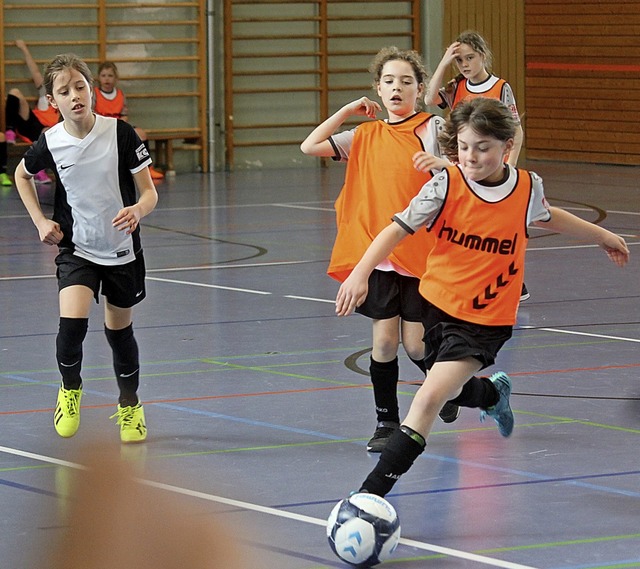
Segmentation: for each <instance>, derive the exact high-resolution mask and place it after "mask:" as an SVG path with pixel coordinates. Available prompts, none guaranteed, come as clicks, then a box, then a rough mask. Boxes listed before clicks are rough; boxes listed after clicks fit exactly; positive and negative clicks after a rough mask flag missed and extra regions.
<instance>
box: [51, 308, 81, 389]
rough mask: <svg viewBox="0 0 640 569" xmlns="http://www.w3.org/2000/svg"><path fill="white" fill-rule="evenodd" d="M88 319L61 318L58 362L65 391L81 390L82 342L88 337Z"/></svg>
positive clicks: (57, 344)
mask: <svg viewBox="0 0 640 569" xmlns="http://www.w3.org/2000/svg"><path fill="white" fill-rule="evenodd" d="M88 326H89V319H88V318H63V317H60V324H59V327H58V335H57V336H56V360H57V361H58V369H59V370H60V375H62V385H63V387H64V388H65V389H80V386H81V385H82V377H81V376H80V371H81V369H82V342H83V341H84V338H85V336H86V335H87V328H88Z"/></svg>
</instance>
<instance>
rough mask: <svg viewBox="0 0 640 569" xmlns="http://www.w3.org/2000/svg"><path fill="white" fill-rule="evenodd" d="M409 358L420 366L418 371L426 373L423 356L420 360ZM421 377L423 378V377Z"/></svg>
mask: <svg viewBox="0 0 640 569" xmlns="http://www.w3.org/2000/svg"><path fill="white" fill-rule="evenodd" d="M409 359H410V360H411V361H412V362H413V363H414V364H416V365H417V366H418V367H419V368H420V371H421V372H422V373H423V374H424V375H427V366H426V365H425V363H424V358H423V359H420V360H414V359H413V358H409ZM422 379H424V377H423V378H422Z"/></svg>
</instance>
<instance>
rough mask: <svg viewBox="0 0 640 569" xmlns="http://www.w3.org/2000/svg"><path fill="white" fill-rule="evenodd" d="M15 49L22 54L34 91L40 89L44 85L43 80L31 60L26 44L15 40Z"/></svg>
mask: <svg viewBox="0 0 640 569" xmlns="http://www.w3.org/2000/svg"><path fill="white" fill-rule="evenodd" d="M16 47H17V48H18V49H19V50H20V51H21V52H22V55H23V57H24V62H25V63H26V64H27V67H28V68H29V73H31V79H33V84H34V85H35V86H36V89H40V87H42V84H43V83H44V79H43V78H42V73H40V68H39V67H38V65H37V63H36V62H35V61H34V60H33V57H31V52H30V51H29V48H28V47H27V44H26V43H24V41H23V40H16Z"/></svg>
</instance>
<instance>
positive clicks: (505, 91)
mask: <svg viewBox="0 0 640 569" xmlns="http://www.w3.org/2000/svg"><path fill="white" fill-rule="evenodd" d="M502 102H503V103H504V104H505V105H506V106H507V108H508V109H509V110H510V111H511V114H512V115H513V118H514V120H515V121H516V122H517V123H518V124H520V115H519V114H518V107H517V106H516V98H515V96H514V95H513V89H511V85H509V83H505V84H504V86H503V88H502Z"/></svg>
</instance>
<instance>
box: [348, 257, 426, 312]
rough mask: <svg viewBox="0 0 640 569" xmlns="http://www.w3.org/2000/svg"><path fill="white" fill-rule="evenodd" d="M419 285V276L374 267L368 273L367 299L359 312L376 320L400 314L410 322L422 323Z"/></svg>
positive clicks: (359, 308) (359, 307) (357, 310)
mask: <svg viewBox="0 0 640 569" xmlns="http://www.w3.org/2000/svg"><path fill="white" fill-rule="evenodd" d="M419 285H420V279H418V278H415V277H405V276H404V275H401V274H399V273H396V272H395V271H379V270H378V269H374V270H373V272H372V273H371V275H370V276H369V292H368V293H367V298H365V300H364V302H363V303H362V304H361V305H360V306H358V308H356V312H357V313H358V314H362V315H364V316H367V317H369V318H373V319H374V320H386V319H388V318H395V317H396V316H400V318H402V319H403V320H406V321H407V322H420V321H421V320H422V296H420V292H419V291H418V287H419Z"/></svg>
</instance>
